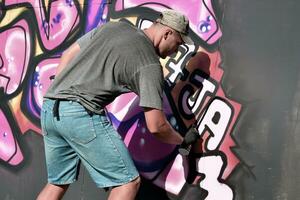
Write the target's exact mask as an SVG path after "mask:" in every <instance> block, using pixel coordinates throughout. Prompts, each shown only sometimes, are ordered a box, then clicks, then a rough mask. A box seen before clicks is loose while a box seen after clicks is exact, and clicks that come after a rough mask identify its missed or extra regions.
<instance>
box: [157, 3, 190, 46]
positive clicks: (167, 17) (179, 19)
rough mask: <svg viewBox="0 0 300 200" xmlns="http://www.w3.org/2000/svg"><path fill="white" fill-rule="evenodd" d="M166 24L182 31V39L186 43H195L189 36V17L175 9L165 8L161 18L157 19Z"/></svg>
mask: <svg viewBox="0 0 300 200" xmlns="http://www.w3.org/2000/svg"><path fill="white" fill-rule="evenodd" d="M156 21H157V22H158V23H161V24H163V25H165V26H168V27H170V28H172V29H174V30H176V31H177V32H179V33H180V35H181V38H182V40H183V41H184V43H186V44H190V45H192V44H194V42H193V40H192V39H191V38H190V37H189V36H188V32H189V20H188V18H187V17H186V16H185V15H183V14H181V13H180V12H178V11H175V10H169V9H168V10H165V11H163V12H162V13H161V14H160V18H158V19H157V20H156Z"/></svg>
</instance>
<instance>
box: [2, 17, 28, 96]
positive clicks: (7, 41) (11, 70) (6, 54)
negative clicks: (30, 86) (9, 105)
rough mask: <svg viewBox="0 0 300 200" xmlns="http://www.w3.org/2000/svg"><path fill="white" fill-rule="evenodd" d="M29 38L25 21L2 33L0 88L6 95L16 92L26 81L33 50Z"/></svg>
mask: <svg viewBox="0 0 300 200" xmlns="http://www.w3.org/2000/svg"><path fill="white" fill-rule="evenodd" d="M29 36H30V35H29V33H28V24H27V23H26V21H25V20H21V21H19V22H18V23H17V24H15V25H13V26H11V28H10V29H8V30H6V31H4V32H2V33H0V41H1V43H0V60H1V62H0V87H3V88H4V90H5V93H6V94H12V93H13V92H15V91H16V90H17V89H18V87H19V85H20V84H21V82H22V81H23V79H24V76H25V73H26V70H27V68H28V61H29V55H30V49H31V48H30V39H29V38H30V37H29Z"/></svg>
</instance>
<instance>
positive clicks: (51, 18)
mask: <svg viewBox="0 0 300 200" xmlns="http://www.w3.org/2000/svg"><path fill="white" fill-rule="evenodd" d="M0 5H1V9H0V100H1V101H0V118H1V120H0V125H1V126H0V178H1V182H0V199H5V200H19V199H26V200H27V199H34V198H35V197H36V195H37V194H38V192H39V191H40V190H41V188H42V187H43V185H44V184H46V182H47V175H46V167H45V157H44V150H43V140H42V136H41V134H40V122H39V116H40V106H41V104H42V96H43V94H44V93H45V91H46V89H47V88H48V86H49V85H50V84H51V77H52V76H53V75H54V72H55V68H56V67H57V65H58V63H59V59H60V56H61V53H62V52H63V51H64V50H65V49H67V48H68V47H69V46H70V45H71V44H72V43H73V42H75V41H76V39H77V38H78V37H80V36H81V35H82V34H84V33H86V32H88V31H89V30H91V29H93V28H94V27H96V26H101V25H102V24H104V23H106V22H107V21H118V20H125V21H127V22H128V23H132V24H134V25H135V26H137V27H140V28H146V27H147V26H149V25H150V24H151V22H152V21H153V20H154V19H156V17H157V16H158V12H159V11H160V10H162V9H164V8H166V7H168V8H172V9H176V10H179V11H182V12H183V13H185V14H186V15H187V16H188V17H189V19H190V26H191V30H190V36H191V37H192V39H193V40H194V42H195V45H189V46H187V45H183V46H181V47H180V49H179V52H178V53H177V54H176V55H173V56H171V57H168V58H166V59H164V60H161V63H162V65H163V67H164V74H165V79H166V84H165V97H164V112H165V113H166V115H167V118H168V120H169V121H170V123H171V124H172V125H173V127H174V128H176V129H178V130H179V131H180V132H183V133H184V132H185V130H186V128H187V127H188V126H190V124H192V123H194V122H196V124H197V128H198V130H199V132H200V134H201V138H202V141H201V143H199V144H198V145H197V146H198V147H199V149H201V154H199V155H193V156H190V157H182V156H180V155H179V154H178V150H177V147H176V146H173V145H166V144H163V143H160V142H158V141H157V140H155V138H153V137H152V136H151V134H150V133H149V132H148V131H147V129H145V120H144V116H143V113H142V110H141V109H140V108H139V107H138V106H137V105H138V98H137V97H136V95H135V94H131V93H130V94H126V95H123V96H120V97H119V98H118V99H116V100H115V101H114V102H113V103H112V104H111V105H109V106H108V107H107V109H108V111H109V116H110V118H111V119H112V121H113V124H114V126H115V128H116V129H117V130H118V132H119V133H120V135H121V136H122V137H123V139H124V142H125V144H126V145H127V146H128V149H129V151H130V153H131V155H132V158H133V160H134V162H135V164H136V166H137V168H138V170H139V172H140V174H141V176H142V177H143V183H142V186H141V189H140V191H139V193H138V197H137V199H141V200H147V199H162V200H165V199H185V200H194V199H195V200H196V199H197V200H199V199H206V200H216V199H217V200H219V199H222V200H226V199H237V200H244V199H245V200H248V199H249V200H250V199H255V200H260V199H262V200H270V199H276V200H286V199H290V200H294V199H297V197H298V196H299V194H300V192H299V190H297V189H298V187H297V186H298V185H299V182H300V177H299V175H298V173H297V170H298V169H299V167H300V164H299V155H300V149H299V146H297V144H298V142H299V140H300V136H299V134H297V133H298V132H299V119H298V109H299V98H300V96H299V93H298V91H299V89H300V73H299V63H300V58H299V56H298V55H297V52H299V50H298V48H299V46H300V39H299V37H298V34H297V30H298V31H299V28H298V27H297V20H298V18H299V14H298V11H299V8H300V3H298V2H297V1H288V2H282V1H279V0H273V1H271V0H269V1H267V0H265V1H241V0H239V1H223V0H197V1H193V0H186V1H182V0H172V1H171V0H154V1H145V0H125V1H121V0H112V1H106V0H86V1H83V0H57V1H37V0H2V1H1V0H0ZM124 109H125V112H124ZM95 148H96V147H95ZM107 195H108V193H106V192H104V191H102V190H99V189H97V188H96V186H95V184H94V183H93V182H92V180H91V178H90V177H89V175H88V173H87V172H86V171H85V169H84V168H83V167H82V168H81V172H80V175H79V180H78V181H77V182H76V183H74V184H73V185H71V187H70V189H69V190H68V192H67V193H66V195H65V197H64V199H72V200H76V199H87V200H90V199H106V197H107Z"/></svg>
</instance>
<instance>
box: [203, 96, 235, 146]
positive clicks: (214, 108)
mask: <svg viewBox="0 0 300 200" xmlns="http://www.w3.org/2000/svg"><path fill="white" fill-rule="evenodd" d="M231 115H232V109H231V107H229V105H228V104H227V103H226V102H224V101H222V100H221V99H219V98H216V99H214V100H213V101H212V102H211V104H210V105H209V106H208V108H207V110H206V112H205V113H204V115H203V117H202V119H201V120H199V122H200V125H199V126H198V131H199V133H200V135H201V136H203V134H204V133H205V131H206V130H209V133H210V137H209V139H208V141H207V145H205V147H206V148H207V149H208V150H210V151H212V150H215V149H216V148H217V147H218V146H219V144H220V143H221V141H222V138H223V136H224V135H225V131H226V128H227V126H228V124H229V121H230V119H231Z"/></svg>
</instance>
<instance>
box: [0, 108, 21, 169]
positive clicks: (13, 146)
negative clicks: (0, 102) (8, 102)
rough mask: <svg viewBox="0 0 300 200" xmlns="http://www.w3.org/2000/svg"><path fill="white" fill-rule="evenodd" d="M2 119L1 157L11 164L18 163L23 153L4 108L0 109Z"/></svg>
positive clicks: (0, 119) (0, 127) (0, 136)
mask: <svg viewBox="0 0 300 200" xmlns="http://www.w3.org/2000/svg"><path fill="white" fill-rule="evenodd" d="M0 121H1V126H0V159H1V160H3V161H5V162H8V163H9V164H10V165H18V164H19V163H21V162H22V160H23V154H22V152H21V150H20V147H19V145H18V142H17V141H16V139H15V137H14V136H13V132H12V129H11V127H10V125H9V123H8V121H7V119H6V116H5V115H4V113H3V112H2V110H0Z"/></svg>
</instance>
